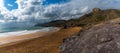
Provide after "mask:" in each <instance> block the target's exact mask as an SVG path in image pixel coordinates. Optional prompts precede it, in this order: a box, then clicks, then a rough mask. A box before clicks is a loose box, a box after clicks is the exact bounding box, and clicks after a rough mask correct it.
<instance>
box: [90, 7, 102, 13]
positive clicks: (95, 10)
mask: <svg viewBox="0 0 120 53" xmlns="http://www.w3.org/2000/svg"><path fill="white" fill-rule="evenodd" d="M92 12H93V13H97V12H101V9H99V8H93V10H92Z"/></svg>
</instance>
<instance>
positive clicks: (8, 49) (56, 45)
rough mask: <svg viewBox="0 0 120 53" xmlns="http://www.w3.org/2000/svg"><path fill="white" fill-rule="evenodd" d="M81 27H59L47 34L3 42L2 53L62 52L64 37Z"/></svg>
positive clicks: (0, 50)
mask: <svg viewBox="0 0 120 53" xmlns="http://www.w3.org/2000/svg"><path fill="white" fill-rule="evenodd" d="M81 29H82V28H81V27H71V28H67V29H61V28H59V30H57V31H54V32H52V33H49V34H47V35H46V36H41V37H38V38H33V39H29V40H24V41H17V42H13V43H8V44H3V45H1V47H0V53H60V45H61V44H62V43H63V39H64V38H67V37H70V36H72V35H73V34H76V33H78V32H79V31H80V30H81ZM36 34H37V33H36ZM33 35H35V34H33ZM37 35H40V34H37Z"/></svg>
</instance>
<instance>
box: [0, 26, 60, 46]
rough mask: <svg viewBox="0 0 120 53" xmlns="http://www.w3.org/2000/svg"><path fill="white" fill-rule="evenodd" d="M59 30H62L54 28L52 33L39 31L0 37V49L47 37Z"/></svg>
mask: <svg viewBox="0 0 120 53" xmlns="http://www.w3.org/2000/svg"><path fill="white" fill-rule="evenodd" d="M58 30H60V28H53V30H52V29H51V30H50V31H49V30H46V31H42V30H37V31H36V32H35V31H33V32H32V31H31V33H23V34H19V35H18V34H17V35H12V36H3V37H0V47H5V46H9V45H13V44H16V43H20V42H22V41H27V40H31V39H35V38H39V37H42V36H46V35H48V34H50V33H53V32H56V31H58Z"/></svg>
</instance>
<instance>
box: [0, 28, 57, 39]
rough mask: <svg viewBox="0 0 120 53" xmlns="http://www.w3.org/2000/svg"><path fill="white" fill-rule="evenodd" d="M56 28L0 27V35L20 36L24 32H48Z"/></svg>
mask: <svg viewBox="0 0 120 53" xmlns="http://www.w3.org/2000/svg"><path fill="white" fill-rule="evenodd" d="M54 29H56V28H54V27H37V26H34V27H5V28H4V27H3V28H0V37H8V36H20V35H25V34H31V33H36V32H40V31H41V32H48V31H52V30H54Z"/></svg>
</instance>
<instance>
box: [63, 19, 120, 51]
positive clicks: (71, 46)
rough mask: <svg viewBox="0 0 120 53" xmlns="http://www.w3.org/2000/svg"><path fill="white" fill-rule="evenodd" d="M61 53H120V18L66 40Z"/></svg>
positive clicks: (95, 26)
mask: <svg viewBox="0 0 120 53" xmlns="http://www.w3.org/2000/svg"><path fill="white" fill-rule="evenodd" d="M61 53H120V18H117V19H114V20H111V21H108V22H105V23H100V24H97V25H94V26H93V27H91V28H90V29H88V30H83V31H81V32H79V33H78V34H75V35H74V36H72V37H68V38H66V39H64V41H63V44H62V46H61Z"/></svg>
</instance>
